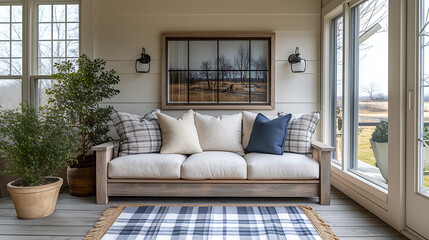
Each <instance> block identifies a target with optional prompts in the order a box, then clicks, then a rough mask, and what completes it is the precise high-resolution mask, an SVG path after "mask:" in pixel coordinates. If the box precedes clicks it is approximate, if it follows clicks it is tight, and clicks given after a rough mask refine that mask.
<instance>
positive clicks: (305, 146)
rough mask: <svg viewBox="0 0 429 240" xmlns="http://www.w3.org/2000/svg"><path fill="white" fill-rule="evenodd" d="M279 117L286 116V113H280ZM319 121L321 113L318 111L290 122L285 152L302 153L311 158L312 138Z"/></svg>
mask: <svg viewBox="0 0 429 240" xmlns="http://www.w3.org/2000/svg"><path fill="white" fill-rule="evenodd" d="M278 115H279V116H284V115H286V113H284V112H279V113H278ZM319 119H320V112H319V111H317V112H312V113H307V114H303V115H302V116H301V117H299V118H295V119H292V120H290V122H289V125H288V128H287V134H286V140H285V152H291V153H300V154H305V155H307V156H309V157H311V155H312V152H311V137H312V136H313V133H314V132H315V131H316V127H317V124H318V123H319Z"/></svg>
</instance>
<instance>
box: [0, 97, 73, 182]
mask: <svg viewBox="0 0 429 240" xmlns="http://www.w3.org/2000/svg"><path fill="white" fill-rule="evenodd" d="M78 143H79V142H78V138H77V135H76V132H75V131H74V130H73V129H72V127H71V126H70V125H69V123H68V121H67V120H66V119H65V118H64V116H62V115H60V114H58V112H55V111H50V110H48V109H45V108H40V109H39V111H37V110H36V109H35V108H34V107H33V106H32V105H30V104H28V103H26V104H22V105H21V108H17V109H14V110H6V111H2V112H0V151H2V152H3V153H4V154H5V155H6V157H7V159H8V161H7V163H6V169H7V170H6V171H4V172H0V174H8V175H12V176H19V177H20V178H21V181H20V184H22V185H24V186H38V185H43V184H45V183H46V177H47V176H54V175H56V174H58V173H59V172H60V171H61V170H62V169H63V168H64V167H65V166H67V164H68V162H69V161H70V159H73V158H75V156H76V155H75V154H76V149H77V146H78Z"/></svg>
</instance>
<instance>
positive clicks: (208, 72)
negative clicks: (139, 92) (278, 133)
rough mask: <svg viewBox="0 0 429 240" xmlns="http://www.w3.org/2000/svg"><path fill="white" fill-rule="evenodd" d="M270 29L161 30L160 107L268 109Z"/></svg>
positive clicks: (270, 105) (271, 99) (271, 94)
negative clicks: (254, 30) (211, 31)
mask: <svg viewBox="0 0 429 240" xmlns="http://www.w3.org/2000/svg"><path fill="white" fill-rule="evenodd" d="M274 41H275V34H274V33H164V34H162V108H163V109H189V108H193V109H274V82H275V81H274V65H275V64H274V59H275V58H274V52H275V51H274V46H275V42H274Z"/></svg>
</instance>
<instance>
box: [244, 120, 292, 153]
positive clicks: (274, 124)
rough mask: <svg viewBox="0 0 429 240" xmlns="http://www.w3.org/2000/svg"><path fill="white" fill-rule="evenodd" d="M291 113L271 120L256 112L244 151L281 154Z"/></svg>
mask: <svg viewBox="0 0 429 240" xmlns="http://www.w3.org/2000/svg"><path fill="white" fill-rule="evenodd" d="M291 117H292V115H291V114H288V115H285V116H282V117H279V118H275V119H273V120H270V119H268V118H267V117H266V116H264V115H263V114H260V113H259V114H258V116H256V119H255V123H254V124H253V128H252V133H251V134H250V140H249V144H248V145H247V148H246V150H245V152H246V153H250V152H259V153H270V154H276V155H283V152H284V148H283V147H284V141H285V138H286V131H287V125H288V124H289V121H290V119H291Z"/></svg>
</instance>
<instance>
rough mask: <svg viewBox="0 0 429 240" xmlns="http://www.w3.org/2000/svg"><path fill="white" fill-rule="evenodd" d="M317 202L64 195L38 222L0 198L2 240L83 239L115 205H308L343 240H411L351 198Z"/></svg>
mask: <svg viewBox="0 0 429 240" xmlns="http://www.w3.org/2000/svg"><path fill="white" fill-rule="evenodd" d="M317 201H318V199H317V198H111V200H110V202H109V204H108V205H97V204H95V197H94V196H92V197H73V196H71V195H70V194H69V193H65V192H63V193H61V195H60V198H59V200H58V203H57V207H56V210H55V213H54V214H53V215H51V216H49V217H46V218H42V219H36V220H20V219H18V218H17V217H16V214H15V210H14V208H13V204H12V201H11V199H10V198H0V240H2V239H7V240H18V239H19V240H30V239H31V240H48V239H52V240H66V239H68V240H71V239H73V240H74V239H82V238H83V236H85V235H86V233H87V232H88V231H89V230H90V229H91V228H92V227H93V226H94V224H95V222H96V221H97V220H98V218H99V217H100V216H101V214H102V212H103V211H104V210H106V209H107V208H108V207H110V206H112V205H113V204H134V203H138V204H144V203H147V204H260V205H270V204H305V205H309V206H311V207H313V208H314V209H315V210H316V211H317V212H318V213H319V214H320V216H322V218H323V219H325V221H326V222H327V223H328V224H329V225H331V227H332V229H333V230H334V232H335V233H336V234H337V236H338V237H339V238H340V239H346V240H352V239H353V240H357V239H359V240H362V239H363V240H365V239H367V240H369V239H372V240H382V239H390V240H395V239H407V238H405V237H403V236H402V235H401V234H400V233H399V232H397V231H396V230H394V229H393V228H391V227H390V226H388V225H387V224H386V223H384V222H383V221H381V220H380V219H379V218H377V217H376V216H375V215H373V214H372V213H370V212H369V211H367V210H366V209H364V208H362V207H361V206H360V205H358V204H357V203H356V202H354V201H353V200H351V199H350V198H349V197H347V196H346V195H344V194H343V193H341V192H339V191H338V190H337V189H334V188H332V199H331V205H330V206H322V205H319V204H318V203H317Z"/></svg>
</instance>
